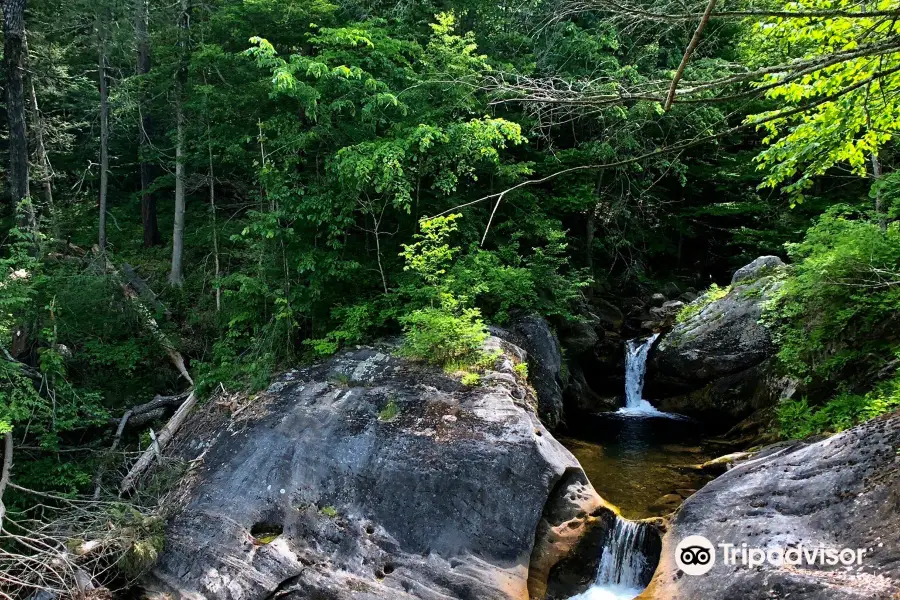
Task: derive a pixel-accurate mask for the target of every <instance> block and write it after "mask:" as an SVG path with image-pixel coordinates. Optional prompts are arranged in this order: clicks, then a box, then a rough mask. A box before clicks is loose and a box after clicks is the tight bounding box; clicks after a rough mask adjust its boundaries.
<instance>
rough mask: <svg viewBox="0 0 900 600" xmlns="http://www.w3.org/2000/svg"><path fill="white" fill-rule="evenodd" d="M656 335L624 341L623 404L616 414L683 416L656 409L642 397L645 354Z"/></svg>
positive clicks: (672, 417) (669, 417)
mask: <svg viewBox="0 0 900 600" xmlns="http://www.w3.org/2000/svg"><path fill="white" fill-rule="evenodd" d="M658 337H659V334H658V333H654V334H653V335H651V336H650V337H648V338H647V339H644V340H641V339H633V340H628V341H627V342H625V406H624V407H623V408H620V409H619V410H618V411H616V412H617V414H620V415H624V416H627V417H665V418H668V419H682V418H684V417H682V416H681V415H676V414H673V413H666V412H662V411H660V410H657V409H656V407H654V406H653V405H652V404H650V403H649V402H647V401H646V400H644V398H643V392H644V375H645V374H646V373H647V354H648V353H649V352H650V348H652V347H653V342H655V341H656V338H658Z"/></svg>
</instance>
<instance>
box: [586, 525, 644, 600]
mask: <svg viewBox="0 0 900 600" xmlns="http://www.w3.org/2000/svg"><path fill="white" fill-rule="evenodd" d="M648 530H649V527H648V526H647V525H644V524H641V523H635V522H634V521H628V520H625V519H622V518H616V524H615V526H614V527H613V528H612V530H611V531H610V532H609V535H608V536H607V539H606V543H605V544H604V545H603V552H602V554H601V555H600V565H599V566H598V567H597V576H596V578H595V579H594V583H593V585H592V586H591V587H590V588H589V589H588V590H587V591H586V592H584V593H582V594H579V595H577V596H575V597H573V598H572V599H571V600H631V599H632V598H634V597H635V596H637V595H638V594H640V593H641V592H642V591H643V590H644V588H645V587H646V586H647V584H648V583H649V581H648V579H649V569H648V558H647V555H646V554H645V553H644V549H645V548H646V547H647V539H646V536H647V531H648Z"/></svg>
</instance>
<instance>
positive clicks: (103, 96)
mask: <svg viewBox="0 0 900 600" xmlns="http://www.w3.org/2000/svg"><path fill="white" fill-rule="evenodd" d="M97 34H98V36H99V39H100V55H99V57H98V62H97V70H98V72H99V77H100V228H99V229H100V234H99V236H98V239H99V241H98V245H99V246H100V252H104V253H105V252H106V199H107V189H108V187H109V80H108V79H107V77H106V23H105V21H104V19H103V18H101V17H100V16H99V15H98V16H97Z"/></svg>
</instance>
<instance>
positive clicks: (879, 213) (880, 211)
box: [871, 152, 888, 231]
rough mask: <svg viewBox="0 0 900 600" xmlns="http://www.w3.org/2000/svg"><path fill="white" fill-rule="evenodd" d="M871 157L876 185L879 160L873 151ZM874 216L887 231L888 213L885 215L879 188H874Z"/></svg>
mask: <svg viewBox="0 0 900 600" xmlns="http://www.w3.org/2000/svg"><path fill="white" fill-rule="evenodd" d="M871 159H872V178H873V179H874V180H875V185H878V180H879V179H881V174H882V171H881V160H880V159H879V158H878V155H877V154H875V153H874V152H873V153H872V154H871ZM875 216H876V217H877V218H878V224H879V225H881V230H882V231H887V226H888V215H887V207H886V206H885V205H884V198H883V197H882V195H881V190H880V189H876V191H875Z"/></svg>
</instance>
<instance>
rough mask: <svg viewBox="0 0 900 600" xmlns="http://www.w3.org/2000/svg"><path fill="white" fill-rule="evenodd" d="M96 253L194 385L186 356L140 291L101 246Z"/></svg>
mask: <svg viewBox="0 0 900 600" xmlns="http://www.w3.org/2000/svg"><path fill="white" fill-rule="evenodd" d="M93 251H94V255H95V256H97V257H98V258H102V259H103V261H104V265H103V266H104V268H105V270H106V271H107V272H108V273H110V274H111V275H112V276H113V277H115V278H116V280H117V281H118V283H119V287H120V288H122V293H124V294H125V297H126V298H128V299H129V300H134V304H135V306H136V307H137V311H138V314H139V315H140V317H141V320H142V321H143V322H144V326H145V327H146V328H147V329H149V330H150V333H152V334H153V337H154V338H156V341H157V342H159V344H160V345H161V346H162V347H163V348H165V350H166V354H168V355H169V360H170V361H171V362H172V364H173V365H175V368H176V369H177V370H178V372H179V373H181V376H182V377H184V378H185V380H186V381H187V382H188V383H189V384H191V386H193V385H194V380H193V379H191V376H190V374H189V373H188V370H187V367H186V366H185V363H184V357H183V356H181V353H180V352H178V350H177V349H176V348H175V345H174V344H173V343H172V341H171V340H170V339H169V338H168V336H166V334H165V333H163V332H162V330H161V329H160V328H159V323H157V322H156V319H154V318H153V315H152V314H151V313H150V311H149V310H148V309H147V307H146V306H145V305H144V303H143V302H141V300H140V295H139V294H138V291H137V290H135V289H134V288H133V287H132V286H131V285H129V284H128V283H127V282H126V281H124V279H123V277H122V274H121V273H120V272H119V270H118V269H116V267H115V265H113V264H112V262H110V260H109V258H108V257H107V256H106V254H104V253H101V252H100V248H99V247H98V246H96V245H95V246H94V247H93Z"/></svg>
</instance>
